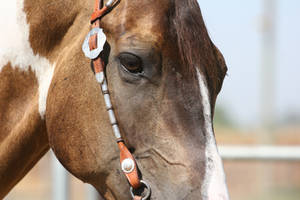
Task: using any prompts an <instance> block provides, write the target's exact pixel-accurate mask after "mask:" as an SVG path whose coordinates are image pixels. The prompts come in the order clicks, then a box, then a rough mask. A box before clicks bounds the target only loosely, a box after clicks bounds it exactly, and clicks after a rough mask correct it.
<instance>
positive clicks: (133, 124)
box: [46, 0, 229, 200]
mask: <svg viewBox="0 0 300 200" xmlns="http://www.w3.org/2000/svg"><path fill="white" fill-rule="evenodd" d="M91 1H92V0H91ZM91 1H88V2H85V3H83V2H81V3H80V6H82V8H81V9H80V13H81V14H78V15H77V19H76V20H75V22H74V23H73V24H72V26H71V27H72V28H71V30H68V31H69V32H68V34H69V35H68V36H67V37H66V39H65V40H66V41H69V42H66V44H67V47H66V48H67V49H68V51H66V50H64V51H63V53H62V55H60V59H58V61H57V63H56V69H55V72H54V76H53V80H52V83H51V86H50V89H49V94H48V100H47V110H46V124H47V132H48V136H49V142H50V146H51V147H52V149H53V150H54V152H55V154H56V156H57V157H58V159H59V160H60V162H61V163H62V164H63V165H64V166H65V167H66V168H67V169H68V170H69V171H70V172H71V173H72V174H74V175H75V176H76V177H78V178H79V179H81V180H82V181H84V182H88V183H91V184H92V185H93V186H94V187H95V188H97V190H98V191H99V192H100V193H101V194H102V195H103V196H104V197H105V198H106V199H129V198H130V193H129V192H128V190H129V185H128V183H127V182H126V179H125V177H124V176H123V175H122V173H121V169H120V164H119V161H118V154H119V153H118V149H117V145H115V142H114V137H113V134H112V130H111V126H110V122H109V118H108V116H107V113H106V109H105V103H104V100H103V97H102V94H101V90H100V87H99V85H98V84H97V82H96V79H95V77H94V76H93V73H92V71H91V69H90V66H89V60H88V59H87V58H85V57H84V56H83V53H82V52H81V51H80V50H81V43H82V41H83V40H84V36H85V35H86V33H87V32H88V30H89V28H90V26H89V25H88V23H87V19H88V14H90V11H91V8H92V2H91ZM104 3H105V2H104ZM101 28H103V30H104V33H105V35H106V38H107V41H106V44H105V46H104V50H103V52H102V55H101V56H102V57H103V58H104V61H105V64H106V67H105V75H106V79H107V82H108V88H109V92H110V95H111V100H112V105H113V106H114V111H115V114H116V118H117V120H118V124H119V127H120V130H121V133H122V137H123V139H124V140H125V143H126V144H127V146H128V147H129V149H130V151H131V152H132V154H133V155H134V156H135V158H136V162H137V164H138V167H139V172H140V176H141V177H142V179H144V180H146V181H147V182H148V183H149V184H150V185H151V188H152V195H151V199H172V200H174V199H178V200H181V199H207V200H227V199H229V198H228V194H227V189H226V185H225V177H224V172H223V165H222V161H221V159H220V156H219V154H218V150H217V147H216V142H215V138H214V132H213V124H212V119H213V112H214V106H215V101H216V97H217V94H218V93H219V91H220V89H221V86H222V82H223V79H224V77H225V74H226V70H227V68H226V65H225V62H224V59H223V57H222V55H221V53H220V52H219V51H218V49H217V48H216V47H215V45H214V44H213V43H212V42H211V40H210V38H209V35H208V33H207V30H206V27H205V25H204V22H203V19H202V16H201V12H200V8H199V6H198V3H197V1H196V0H187V1H182V0H163V1H155V0H130V1H129V0H121V1H119V2H118V3H117V5H116V6H115V7H114V8H113V9H112V10H111V12H110V13H108V14H107V15H105V16H104V17H103V18H102V20H101ZM75 36H76V37H75ZM76 38H77V39H76Z"/></svg>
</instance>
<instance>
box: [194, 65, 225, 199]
mask: <svg viewBox="0 0 300 200" xmlns="http://www.w3.org/2000/svg"><path fill="white" fill-rule="evenodd" d="M196 70H197V77H198V82H199V88H200V94H201V97H202V106H203V115H204V124H205V131H206V147H205V159H206V169H205V176H204V182H203V185H202V188H201V192H202V195H203V200H228V199H229V195H228V191H227V186H226V181H225V173H224V169H223V163H222V160H221V157H220V155H219V152H218V149H217V145H216V141H215V137H214V134H213V129H212V117H211V105H210V100H209V92H208V89H207V86H206V84H205V78H204V77H203V75H202V74H201V73H200V71H199V69H196Z"/></svg>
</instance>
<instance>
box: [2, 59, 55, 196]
mask: <svg viewBox="0 0 300 200" xmlns="http://www.w3.org/2000/svg"><path fill="white" fill-rule="evenodd" d="M34 80H35V77H34V75H33V73H32V72H27V73H22V72H21V71H19V70H18V69H13V68H12V67H11V66H10V65H9V64H8V65H6V66H5V67H4V68H3V69H2V71H1V73H0V91H1V93H0V160H1V163H0V185H1V189H0V199H2V198H3V197H4V196H5V195H6V194H7V193H8V192H9V191H10V190H11V189H12V187H13V186H14V185H15V184H17V183H18V182H19V181H20V180H21V178H23V177H24V176H25V175H26V173H27V172H28V171H29V170H30V169H31V168H32V167H33V166H34V165H35V163H36V162H37V161H38V160H39V159H40V158H41V157H42V156H43V155H44V154H45V153H46V152H47V151H48V149H49V145H48V138H47V134H46V127H45V122H44V121H43V120H42V118H41V116H40V114H39V110H38V90H37V83H36V81H34ZM7 87H9V88H8V89H9V90H5V88H7Z"/></svg>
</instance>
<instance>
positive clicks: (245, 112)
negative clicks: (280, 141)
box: [198, 0, 300, 125]
mask: <svg viewBox="0 0 300 200" xmlns="http://www.w3.org/2000/svg"><path fill="white" fill-rule="evenodd" d="M198 2H199V4H200V7H201V10H202V14H203V17H204V21H205V23H206V25H207V28H208V31H209V34H210V36H211V38H212V40H213V41H214V43H215V44H216V45H217V46H218V47H219V48H220V50H221V51H222V53H223V55H224V56H225V59H226V62H227V65H228V68H229V71H228V76H227V77H226V80H225V82H224V87H223V90H222V92H221V94H220V96H219V99H218V104H219V105H222V106H223V107H225V108H226V110H227V111H228V113H229V114H230V116H232V117H231V118H232V119H233V120H235V121H236V122H238V123H239V124H242V125H257V124H258V123H259V121H260V112H259V110H260V109H259V108H260V98H261V97H260V93H261V90H260V89H261V88H260V87H261V79H262V77H261V74H260V72H261V38H262V35H261V31H260V25H261V19H262V16H263V9H262V5H263V4H262V3H263V1H262V0H251V1H250V0H248V1H240V0H226V1H220V0H198ZM277 3H278V6H277V16H276V19H275V20H276V26H277V29H276V34H277V37H276V46H277V48H276V58H275V62H276V65H275V66H274V70H275V71H274V75H275V77H274V78H275V84H274V85H275V94H274V101H273V102H270V103H273V104H274V108H275V110H274V113H275V118H277V119H280V118H283V117H284V116H286V115H288V114H290V113H291V112H293V113H297V114H300V94H299V93H300V59H298V57H300V55H298V54H300V51H299V48H300V23H299V20H300V1H299V0H288V1H287V0H277Z"/></svg>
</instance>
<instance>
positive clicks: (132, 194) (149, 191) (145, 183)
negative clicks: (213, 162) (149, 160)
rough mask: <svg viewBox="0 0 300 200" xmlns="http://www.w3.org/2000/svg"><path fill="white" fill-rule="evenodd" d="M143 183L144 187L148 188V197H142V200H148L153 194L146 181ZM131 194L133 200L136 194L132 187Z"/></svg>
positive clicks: (142, 181)
mask: <svg viewBox="0 0 300 200" xmlns="http://www.w3.org/2000/svg"><path fill="white" fill-rule="evenodd" d="M141 183H142V185H144V186H145V187H146V188H147V193H146V195H145V196H144V197H142V200H147V199H148V198H149V197H150V194H151V187H150V185H149V184H148V183H147V182H146V181H144V180H141ZM130 194H131V196H132V198H134V196H135V194H134V191H133V188H132V187H130Z"/></svg>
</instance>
